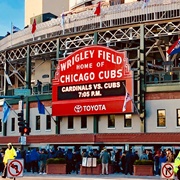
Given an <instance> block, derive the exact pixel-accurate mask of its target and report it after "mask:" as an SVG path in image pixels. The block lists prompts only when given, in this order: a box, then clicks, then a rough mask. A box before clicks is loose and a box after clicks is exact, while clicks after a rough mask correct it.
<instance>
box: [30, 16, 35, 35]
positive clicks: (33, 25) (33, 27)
mask: <svg viewBox="0 0 180 180" xmlns="http://www.w3.org/2000/svg"><path fill="white" fill-rule="evenodd" d="M35 31H36V19H34V21H33V24H32V30H31V32H32V34H33V33H35Z"/></svg>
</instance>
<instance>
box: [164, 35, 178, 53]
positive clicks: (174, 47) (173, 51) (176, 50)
mask: <svg viewBox="0 0 180 180" xmlns="http://www.w3.org/2000/svg"><path fill="white" fill-rule="evenodd" d="M166 52H167V53H168V54H169V55H174V54H178V53H179V52H180V38H179V39H178V40H177V41H176V42H175V43H174V44H173V45H172V46H171V47H170V48H169V49H168V50H167V51H166Z"/></svg>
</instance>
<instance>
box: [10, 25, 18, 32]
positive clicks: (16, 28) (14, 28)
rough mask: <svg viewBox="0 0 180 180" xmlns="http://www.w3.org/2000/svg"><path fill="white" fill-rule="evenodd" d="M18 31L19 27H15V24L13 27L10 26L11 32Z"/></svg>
mask: <svg viewBox="0 0 180 180" xmlns="http://www.w3.org/2000/svg"><path fill="white" fill-rule="evenodd" d="M18 31H20V29H19V28H18V27H16V26H14V25H13V27H12V32H13V33H16V32H18Z"/></svg>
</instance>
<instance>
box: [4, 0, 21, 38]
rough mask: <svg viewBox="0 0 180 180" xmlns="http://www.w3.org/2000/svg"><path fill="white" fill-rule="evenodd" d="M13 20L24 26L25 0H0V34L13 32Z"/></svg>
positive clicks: (17, 25)
mask: <svg viewBox="0 0 180 180" xmlns="http://www.w3.org/2000/svg"><path fill="white" fill-rule="evenodd" d="M11 22H12V23H13V25H14V26H16V27H18V28H19V29H23V28H24V0H0V36H4V35H6V33H7V31H9V32H11Z"/></svg>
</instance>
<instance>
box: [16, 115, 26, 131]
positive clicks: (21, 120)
mask: <svg viewBox="0 0 180 180" xmlns="http://www.w3.org/2000/svg"><path fill="white" fill-rule="evenodd" d="M18 126H19V132H20V133H21V135H23V131H24V126H25V121H24V118H23V112H20V113H18Z"/></svg>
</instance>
